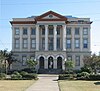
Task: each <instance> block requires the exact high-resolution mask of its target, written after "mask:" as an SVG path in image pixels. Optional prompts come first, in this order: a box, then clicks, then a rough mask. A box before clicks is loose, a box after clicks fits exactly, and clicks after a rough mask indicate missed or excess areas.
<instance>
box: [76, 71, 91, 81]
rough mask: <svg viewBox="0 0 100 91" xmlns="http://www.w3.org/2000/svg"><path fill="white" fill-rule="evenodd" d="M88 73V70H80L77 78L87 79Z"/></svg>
mask: <svg viewBox="0 0 100 91" xmlns="http://www.w3.org/2000/svg"><path fill="white" fill-rule="evenodd" d="M89 75H90V74H89V73H88V72H82V73H78V74H77V79H78V80H87V79H88V78H89Z"/></svg>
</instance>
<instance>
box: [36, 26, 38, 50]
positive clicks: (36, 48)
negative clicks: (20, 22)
mask: <svg viewBox="0 0 100 91" xmlns="http://www.w3.org/2000/svg"><path fill="white" fill-rule="evenodd" d="M36 50H37V51H38V50H39V25H36Z"/></svg>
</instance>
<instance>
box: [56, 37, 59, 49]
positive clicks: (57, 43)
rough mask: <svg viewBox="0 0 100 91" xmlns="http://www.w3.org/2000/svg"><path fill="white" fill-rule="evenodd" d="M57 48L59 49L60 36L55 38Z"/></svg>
mask: <svg viewBox="0 0 100 91" xmlns="http://www.w3.org/2000/svg"><path fill="white" fill-rule="evenodd" d="M56 46H57V49H58V50H59V49H60V38H57V45H56Z"/></svg>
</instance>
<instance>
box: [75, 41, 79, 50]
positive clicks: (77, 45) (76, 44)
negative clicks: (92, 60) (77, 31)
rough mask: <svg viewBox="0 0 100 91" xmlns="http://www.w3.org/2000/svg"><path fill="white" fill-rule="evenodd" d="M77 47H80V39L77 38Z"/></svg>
mask: <svg viewBox="0 0 100 91" xmlns="http://www.w3.org/2000/svg"><path fill="white" fill-rule="evenodd" d="M75 48H80V39H75Z"/></svg>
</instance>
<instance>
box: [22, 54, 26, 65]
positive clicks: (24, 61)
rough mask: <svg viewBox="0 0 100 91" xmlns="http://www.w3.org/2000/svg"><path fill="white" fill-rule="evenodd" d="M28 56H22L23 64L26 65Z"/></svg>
mask: <svg viewBox="0 0 100 91" xmlns="http://www.w3.org/2000/svg"><path fill="white" fill-rule="evenodd" d="M26 61H27V56H22V65H26Z"/></svg>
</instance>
